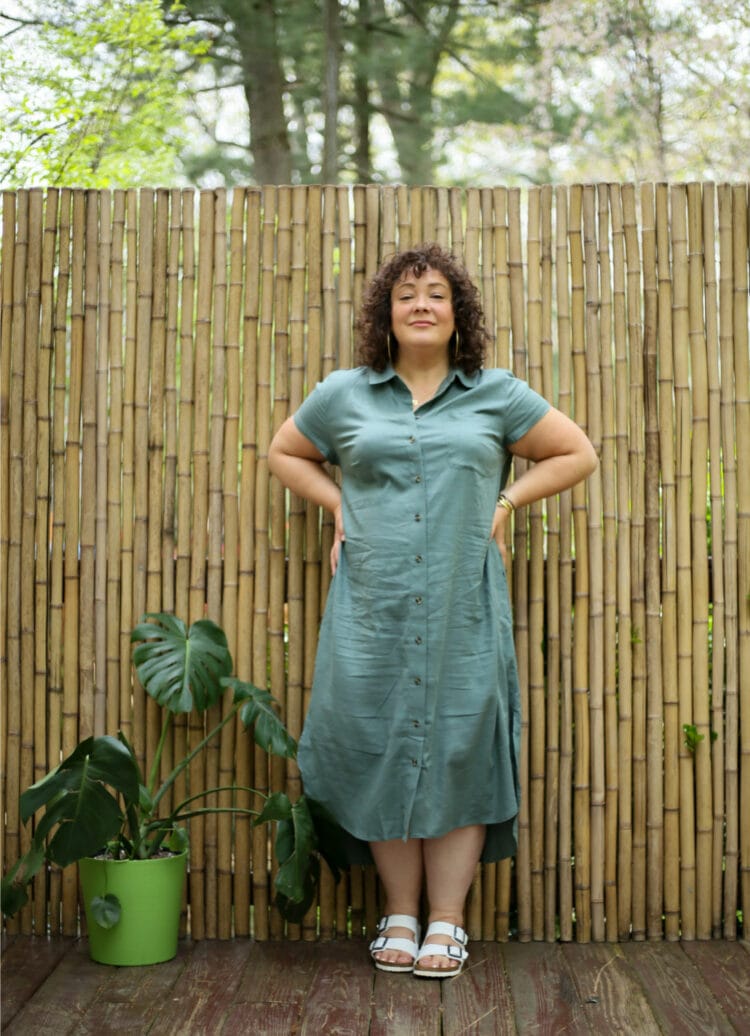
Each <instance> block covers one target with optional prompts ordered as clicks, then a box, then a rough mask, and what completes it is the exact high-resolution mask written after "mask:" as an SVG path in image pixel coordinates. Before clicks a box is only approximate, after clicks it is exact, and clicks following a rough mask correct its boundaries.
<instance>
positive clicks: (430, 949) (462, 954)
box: [417, 942, 469, 962]
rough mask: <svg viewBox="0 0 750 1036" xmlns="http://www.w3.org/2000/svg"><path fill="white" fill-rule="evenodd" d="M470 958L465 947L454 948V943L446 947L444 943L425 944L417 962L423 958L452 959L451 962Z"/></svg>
mask: <svg viewBox="0 0 750 1036" xmlns="http://www.w3.org/2000/svg"><path fill="white" fill-rule="evenodd" d="M468 956H469V954H468V951H467V950H465V949H464V948H463V946H454V945H453V944H452V943H451V944H449V945H447V946H446V945H445V943H442V942H425V943H422V948H421V949H420V951H419V953H418V954H417V962H418V961H420V960H421V959H422V957H450V959H451V960H457V961H465V960H466V958H467V957H468Z"/></svg>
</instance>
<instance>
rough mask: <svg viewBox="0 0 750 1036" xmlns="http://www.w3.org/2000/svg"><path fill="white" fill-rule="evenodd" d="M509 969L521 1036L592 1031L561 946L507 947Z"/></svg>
mask: <svg viewBox="0 0 750 1036" xmlns="http://www.w3.org/2000/svg"><path fill="white" fill-rule="evenodd" d="M505 966H506V969H507V972H508V977H509V978H510V986H511V990H512V993H513V1004H514V1011H515V1020H516V1027H517V1029H518V1032H519V1033H523V1034H524V1036H525V1034H527V1033H549V1036H557V1034H558V1033H561V1032H574V1033H576V1034H579V1033H586V1032H590V1031H591V1029H590V1026H589V1024H588V1020H587V1018H586V1014H585V1012H584V1010H583V1006H582V1005H581V1003H580V1001H579V999H578V993H577V991H576V988H575V984H574V982H573V979H572V977H571V975H570V972H569V970H568V966H567V962H566V958H565V957H564V956H563V951H562V946H561V945H559V944H558V943H543V942H527V943H512V944H511V943H506V944H505Z"/></svg>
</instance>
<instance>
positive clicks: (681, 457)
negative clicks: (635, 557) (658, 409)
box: [671, 186, 696, 939]
mask: <svg viewBox="0 0 750 1036" xmlns="http://www.w3.org/2000/svg"><path fill="white" fill-rule="evenodd" d="M671 195H672V255H673V257H674V258H673V296H672V297H673V303H672V328H673V343H674V398H675V419H676V420H675V429H676V447H675V463H676V467H675V486H676V516H677V521H676V533H677V537H676V547H677V658H678V662H677V683H678V688H679V692H678V693H679V724H680V735H681V736H680V764H679V765H680V915H681V932H682V936H683V938H686V939H694V938H695V931H696V913H695V911H696V900H695V787H694V773H693V757H692V755H691V753H690V751H689V749H688V747H687V743H686V739H685V737H684V735H683V734H682V731H683V730H684V727H685V726H689V725H692V722H693V702H692V685H691V681H692V627H693V614H692V601H693V597H692V578H691V577H692V553H691V543H690V423H691V412H690V387H689V382H688V356H689V352H688V350H689V326H688V258H687V245H688V241H687V219H686V200H687V199H686V191H685V188H684V186H673V187H672V189H671Z"/></svg>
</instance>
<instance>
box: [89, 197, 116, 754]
mask: <svg viewBox="0 0 750 1036" xmlns="http://www.w3.org/2000/svg"><path fill="white" fill-rule="evenodd" d="M112 229H113V228H112V194H111V192H110V191H100V192H99V269H98V271H97V281H98V291H99V300H98V306H97V310H96V317H95V319H96V322H97V324H98V328H99V330H98V334H97V336H96V374H95V384H94V393H95V400H96V405H95V415H96V427H95V441H96V454H95V462H96V500H95V515H94V520H95V528H94V542H95V549H94V673H93V684H94V701H95V703H96V704H95V708H94V729H95V732H96V734H97V735H101V734H104V733H106V732H107V730H108V729H109V724H110V723H111V721H112V719H114V720H115V722H116V721H117V714H116V713H115V715H114V716H112V714H111V713H110V711H109V702H110V698H109V695H108V693H107V568H108V564H107V556H108V549H107V548H108V542H107V517H108V515H107V498H108V489H109V479H108V470H107V467H108V462H109V456H108V449H107V446H108V438H109V355H110V342H109V335H110V331H111V327H110V306H111V285H110V268H111V264H112ZM92 265H93V264H92ZM114 729H116V727H115V728H114Z"/></svg>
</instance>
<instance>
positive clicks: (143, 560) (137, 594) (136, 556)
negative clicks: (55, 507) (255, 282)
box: [132, 188, 156, 769]
mask: <svg viewBox="0 0 750 1036" xmlns="http://www.w3.org/2000/svg"><path fill="white" fill-rule="evenodd" d="M137 218H138V223H137V233H138V272H137V282H136V283H137V292H138V295H137V301H136V307H135V378H134V396H133V442H134V450H135V452H134V455H133V582H132V595H133V596H132V615H133V619H134V620H135V621H138V620H140V618H141V616H142V615H143V614H144V612H145V611H146V609H147V607H148V517H149V483H150V471H151V468H152V464H151V462H150V458H149V381H150V378H149V373H150V372H149V367H150V363H151V341H150V333H151V314H152V308H153V291H154V286H153V270H154V193H153V191H151V190H149V189H145V188H144V189H142V190H140V191H139V192H138V217H137ZM155 709H156V705H155V703H154V702H153V701H152V700H151V699H149V700H148V701H147V700H146V694H145V692H144V691H143V688H142V687H141V686H140V685H139V684H138V682H137V681H136V680H134V681H133V738H134V748H135V751H136V755H137V756H138V758H139V760H140V762H141V765H142V766H143V767H144V769H145V765H146V760H148V759H151V758H152V750H153V748H154V747H155V744H156V741H155V736H156V735H155V732H154V721H155V716H156V713H155Z"/></svg>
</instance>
